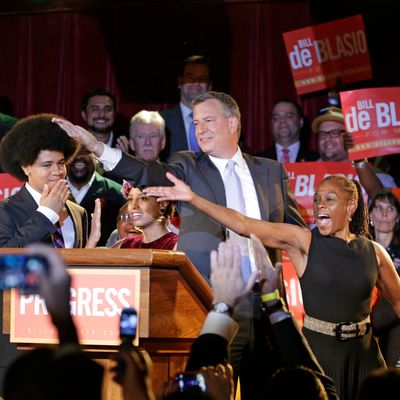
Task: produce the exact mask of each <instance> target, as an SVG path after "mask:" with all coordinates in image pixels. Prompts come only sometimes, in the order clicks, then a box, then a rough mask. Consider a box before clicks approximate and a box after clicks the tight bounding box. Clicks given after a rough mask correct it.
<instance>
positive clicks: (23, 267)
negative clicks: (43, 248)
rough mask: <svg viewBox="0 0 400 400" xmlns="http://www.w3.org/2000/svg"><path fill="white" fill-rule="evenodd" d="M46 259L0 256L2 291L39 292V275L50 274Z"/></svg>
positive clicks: (17, 255)
mask: <svg viewBox="0 0 400 400" xmlns="http://www.w3.org/2000/svg"><path fill="white" fill-rule="evenodd" d="M48 270H49V264H48V262H47V259H46V258H45V257H42V256H39V255H32V254H1V255H0V289H12V288H18V289H22V290H24V291H26V292H37V291H38V290H39V274H40V273H41V272H43V271H44V272H45V273H48Z"/></svg>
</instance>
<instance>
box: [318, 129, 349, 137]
mask: <svg viewBox="0 0 400 400" xmlns="http://www.w3.org/2000/svg"><path fill="white" fill-rule="evenodd" d="M345 133H346V131H344V130H343V129H333V130H331V131H319V132H318V138H319V139H326V138H327V137H328V136H329V137H330V138H332V139H337V138H339V137H340V136H342V135H343V134H345Z"/></svg>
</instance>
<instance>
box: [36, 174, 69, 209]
mask: <svg viewBox="0 0 400 400" xmlns="http://www.w3.org/2000/svg"><path fill="white" fill-rule="evenodd" d="M69 195H70V192H69V188H68V186H67V181H66V180H65V179H60V180H59V181H58V182H57V183H56V184H55V185H54V187H53V188H52V189H51V190H50V189H49V186H48V185H47V184H45V185H44V188H43V192H42V196H41V197H40V201H39V203H40V205H41V206H45V207H48V208H50V209H51V210H53V211H54V212H55V213H57V214H60V212H61V210H62V209H63V208H64V205H65V202H66V201H67V200H68V197H69Z"/></svg>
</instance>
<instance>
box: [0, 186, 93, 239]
mask: <svg viewBox="0 0 400 400" xmlns="http://www.w3.org/2000/svg"><path fill="white" fill-rule="evenodd" d="M37 208H38V206H37V203H36V202H35V200H34V199H33V197H32V196H31V195H30V193H29V192H28V190H27V189H26V187H25V186H23V187H22V188H21V189H20V190H19V192H17V193H16V194H14V195H13V196H11V197H8V198H7V199H5V200H3V201H2V202H0V247H26V246H27V245H29V244H32V243H38V242H41V243H46V244H48V245H50V246H53V245H54V244H53V240H52V237H51V235H52V234H53V233H54V232H55V231H56V227H55V226H54V225H53V224H52V223H51V222H50V220H49V219H48V218H46V217H45V216H44V215H43V214H42V213H40V212H38V211H36V210H37ZM66 208H67V211H68V213H69V215H70V217H71V218H72V221H73V224H74V228H75V243H74V247H85V245H86V241H87V232H88V230H87V224H88V222H87V214H86V211H85V210H84V209H83V208H82V207H81V206H78V205H77V204H75V203H73V202H72V201H67V202H66Z"/></svg>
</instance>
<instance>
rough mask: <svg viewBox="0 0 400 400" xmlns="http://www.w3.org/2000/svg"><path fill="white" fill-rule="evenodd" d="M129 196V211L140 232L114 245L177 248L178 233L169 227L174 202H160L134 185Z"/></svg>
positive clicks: (126, 247) (134, 247) (127, 247)
mask: <svg viewBox="0 0 400 400" xmlns="http://www.w3.org/2000/svg"><path fill="white" fill-rule="evenodd" d="M127 198H128V207H127V213H128V214H129V217H130V222H131V223H132V224H133V225H134V227H135V229H136V231H138V234H136V235H130V236H129V237H125V238H124V239H122V240H120V241H118V242H117V243H115V244H114V245H113V246H112V247H114V248H115V247H117V248H121V249H124V248H125V249H137V248H146V249H162V250H176V245H177V242H178V235H177V234H176V233H174V232H171V231H169V230H168V228H167V222H168V219H169V217H170V216H171V215H172V214H173V213H174V206H173V204H172V203H170V202H168V201H165V202H163V203H159V202H157V200H156V199H155V198H154V197H149V196H146V195H145V194H143V193H142V191H141V190H140V189H138V188H134V187H131V188H130V190H129V193H128V196H127Z"/></svg>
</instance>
